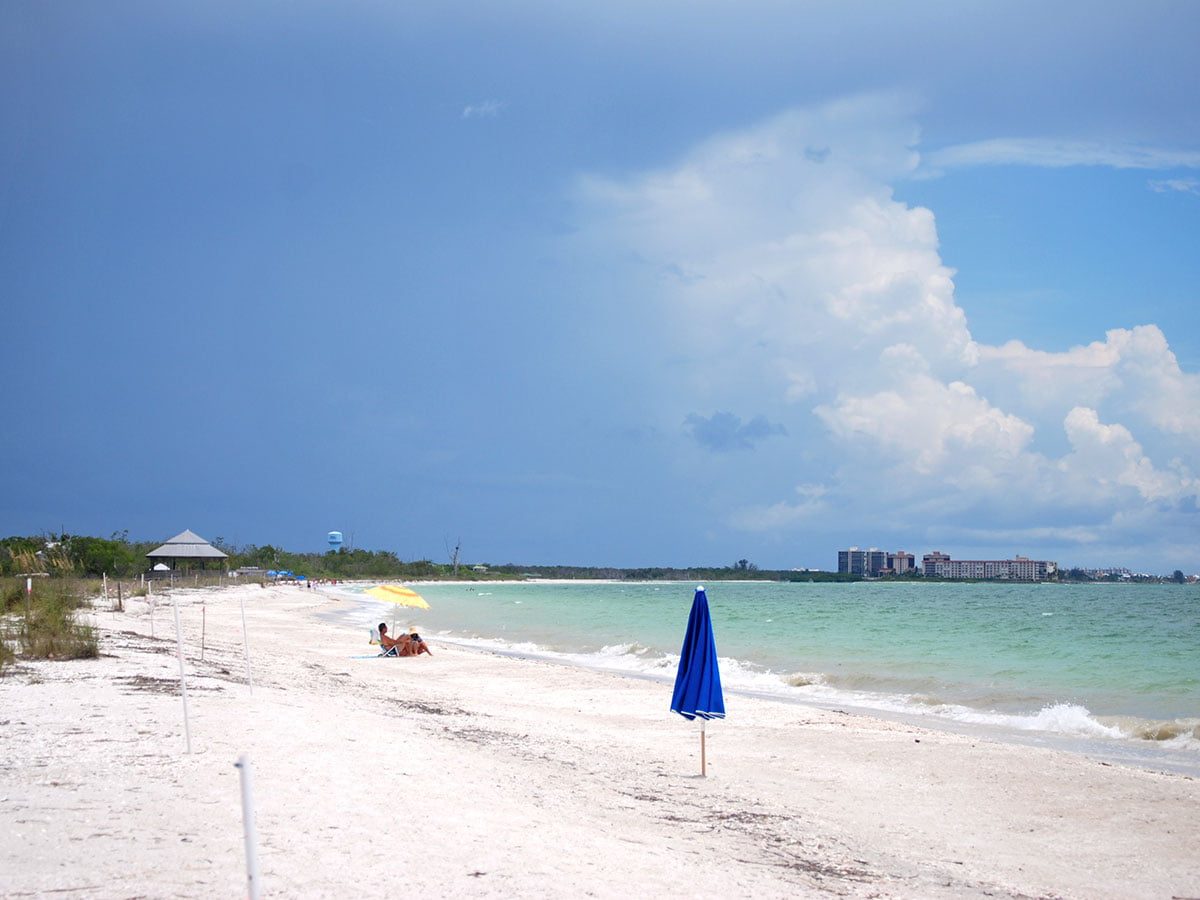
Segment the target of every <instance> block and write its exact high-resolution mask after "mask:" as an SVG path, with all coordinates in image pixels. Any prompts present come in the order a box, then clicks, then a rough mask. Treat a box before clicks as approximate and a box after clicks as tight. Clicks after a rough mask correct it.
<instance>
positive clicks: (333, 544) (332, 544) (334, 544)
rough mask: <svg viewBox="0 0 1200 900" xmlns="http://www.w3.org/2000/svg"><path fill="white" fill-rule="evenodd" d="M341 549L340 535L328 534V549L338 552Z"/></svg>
mask: <svg viewBox="0 0 1200 900" xmlns="http://www.w3.org/2000/svg"><path fill="white" fill-rule="evenodd" d="M341 548H342V533H341V532H340V531H331V532H329V549H330V550H340V549H341Z"/></svg>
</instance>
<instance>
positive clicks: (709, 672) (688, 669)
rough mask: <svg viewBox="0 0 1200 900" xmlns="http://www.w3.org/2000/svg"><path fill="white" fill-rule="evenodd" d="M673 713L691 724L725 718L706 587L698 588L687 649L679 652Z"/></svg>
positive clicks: (687, 632)
mask: <svg viewBox="0 0 1200 900" xmlns="http://www.w3.org/2000/svg"><path fill="white" fill-rule="evenodd" d="M671 712H677V713H679V714H680V715H681V716H683V717H684V718H685V719H688V720H691V719H697V718H698V719H701V720H704V719H723V718H725V696H724V694H722V692H721V672H720V670H719V669H718V668H717V643H716V641H715V640H714V639H713V630H712V619H711V617H710V616H709V614H708V595H707V594H705V593H704V588H703V587H698V588H696V596H695V597H694V598H693V599H692V612H691V614H690V615H689V616H688V623H687V631H686V632H684V635H683V649H682V650H680V651H679V671H678V672H677V673H676V674H675V693H674V694H673V695H672V697H671Z"/></svg>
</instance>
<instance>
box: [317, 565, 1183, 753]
mask: <svg viewBox="0 0 1200 900" xmlns="http://www.w3.org/2000/svg"><path fill="white" fill-rule="evenodd" d="M503 583H504V582H497V584H503ZM572 583H573V582H572V581H570V580H565V581H556V582H554V584H556V585H570V584H572ZM589 583H590V584H602V585H606V586H607V585H614V586H621V587H624V586H626V585H625V583H623V582H615V581H604V582H589ZM427 584H432V585H438V584H439V583H438V582H429V583H427ZM471 584H472V583H471V582H462V583H459V584H458V585H455V586H457V587H462V586H466V587H467V588H468V589H470V586H471ZM509 584H510V585H511V584H514V583H513V582H509ZM671 584H673V585H675V584H678V585H690V582H672V583H671ZM631 586H632V585H631ZM637 586H644V587H653V588H655V589H656V590H657V589H658V588H659V587H660V586H661V584H660V583H659V582H638V583H637ZM481 587H485V588H486V587H488V585H481ZM521 587H522V588H523V587H525V585H521ZM339 588H340V585H339V586H333V587H331V588H330V591H331V592H333V593H335V594H337V595H338V596H340V597H343V598H345V599H346V600H348V601H350V602H354V603H357V602H368V603H369V602H370V601H369V600H367V601H364V600H363V598H362V597H361V595H360V594H358V593H357V592H356V591H353V590H351V591H339ZM438 636H439V638H441V639H442V640H447V641H453V642H454V643H456V644H458V645H459V646H462V647H466V648H473V649H482V650H485V651H489V652H495V653H500V654H505V655H511V656H513V657H515V658H524V659H538V660H545V661H551V662H554V663H556V664H560V665H566V666H578V667H581V668H584V669H588V670H594V671H606V672H615V673H618V674H624V675H626V676H629V677H634V678H639V679H643V680H652V681H659V682H660V683H661V682H663V681H667V682H670V681H671V680H672V679H673V678H674V671H675V670H674V665H673V664H672V665H671V667H670V669H669V671H668V670H667V669H664V668H661V667H660V666H658V665H656V663H661V662H663V661H664V660H663V659H660V657H659V654H666V653H667V651H665V650H663V649H662V648H661V646H660V647H658V648H657V649H655V650H654V651H653V653H651V654H649V655H642V654H643V653H644V652H645V649H646V648H641V649H639V650H638V651H637V652H636V653H634V652H633V651H627V652H620V647H605V648H604V649H603V650H602V651H597V650H594V649H590V650H586V649H578V648H576V649H566V648H563V647H555V646H545V645H541V644H537V643H532V642H529V641H526V640H523V639H520V638H509V637H505V636H501V635H499V634H496V635H484V634H478V633H476V634H462V633H458V632H455V631H452V630H446V631H442V632H440V633H439V634H438ZM609 650H616V651H617V652H615V653H609V652H607V651H609ZM668 655H669V654H668ZM721 664H722V675H723V682H724V686H725V690H726V692H727V693H732V694H738V695H742V696H750V697H757V698H760V699H773V700H777V701H779V702H784V703H789V704H799V705H801V706H804V707H809V708H817V709H826V710H830V709H837V708H846V709H850V710H852V711H854V712H855V713H857V714H860V715H867V716H874V717H877V718H883V719H887V720H889V721H896V722H902V723H906V724H911V725H919V726H923V727H931V728H940V729H944V730H947V731H952V732H955V733H959V734H967V735H972V736H975V737H978V738H982V739H987V740H1005V741H1010V742H1013V743H1018V744H1022V745H1033V746H1049V747H1052V748H1055V749H1061V750H1066V751H1069V752H1073V753H1081V754H1086V755H1088V756H1091V757H1095V758H1098V759H1104V760H1107V761H1109V762H1119V763H1121V764H1124V765H1137V766H1141V767H1144V768H1148V769H1162V770H1167V771H1172V772H1177V773H1180V774H1189V775H1193V776H1200V730H1198V720H1197V719H1194V718H1187V717H1170V716H1165V717H1164V716H1155V715H1152V714H1150V712H1149V711H1146V712H1143V713H1141V714H1138V713H1134V712H1128V711H1124V712H1115V713H1114V712H1103V711H1097V710H1096V709H1093V708H1092V707H1091V704H1090V703H1087V701H1086V699H1075V698H1071V699H1054V698H1051V697H1047V698H1046V699H1045V701H1044V705H1042V706H1037V707H1031V708H1028V709H1022V708H1019V707H1018V708H1007V709H1006V708H995V707H986V706H972V705H970V704H969V703H964V702H962V701H960V700H957V699H955V698H954V697H953V695H947V696H946V697H945V699H942V700H940V701H936V702H935V701H934V699H933V698H931V697H930V695H929V694H928V693H923V694H922V695H920V696H918V697H915V698H914V695H912V694H910V693H906V692H903V691H896V690H890V691H889V690H888V688H887V687H882V688H871V687H860V688H857V689H855V688H847V687H844V686H841V685H839V684H837V683H836V682H834V681H829V680H826V679H827V676H825V675H824V674H823V673H821V672H818V674H817V675H805V680H804V681H803V682H802V683H797V682H796V681H794V680H793V679H794V678H795V677H796V676H795V674H791V675H789V674H788V673H786V672H780V671H778V670H774V669H771V668H768V667H764V666H762V665H761V664H759V663H756V662H753V661H749V660H745V659H740V658H737V657H734V656H728V657H726V656H722V661H721ZM727 666H728V668H727Z"/></svg>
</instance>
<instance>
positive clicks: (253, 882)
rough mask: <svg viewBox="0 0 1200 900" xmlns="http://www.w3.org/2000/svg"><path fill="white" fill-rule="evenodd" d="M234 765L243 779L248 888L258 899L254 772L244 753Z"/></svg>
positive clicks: (255, 899) (243, 826) (252, 896)
mask: <svg viewBox="0 0 1200 900" xmlns="http://www.w3.org/2000/svg"><path fill="white" fill-rule="evenodd" d="M234 765H235V766H236V767H237V768H238V770H239V771H240V772H241V780H242V834H243V836H244V838H245V841H246V889H247V892H248V896H249V897H250V900H258V884H259V876H258V851H257V849H256V847H257V844H258V833H257V830H256V828H255V825H254V772H253V770H252V769H251V768H250V757H249V756H247V755H246V754H245V753H243V754H242V755H241V756H239V757H238V761H237V762H236V763H234Z"/></svg>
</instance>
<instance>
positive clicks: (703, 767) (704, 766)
mask: <svg viewBox="0 0 1200 900" xmlns="http://www.w3.org/2000/svg"><path fill="white" fill-rule="evenodd" d="M707 770H708V766H707V760H706V759H705V758H704V720H703V719H701V720H700V777H701V778H707V777H708V771H707Z"/></svg>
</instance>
